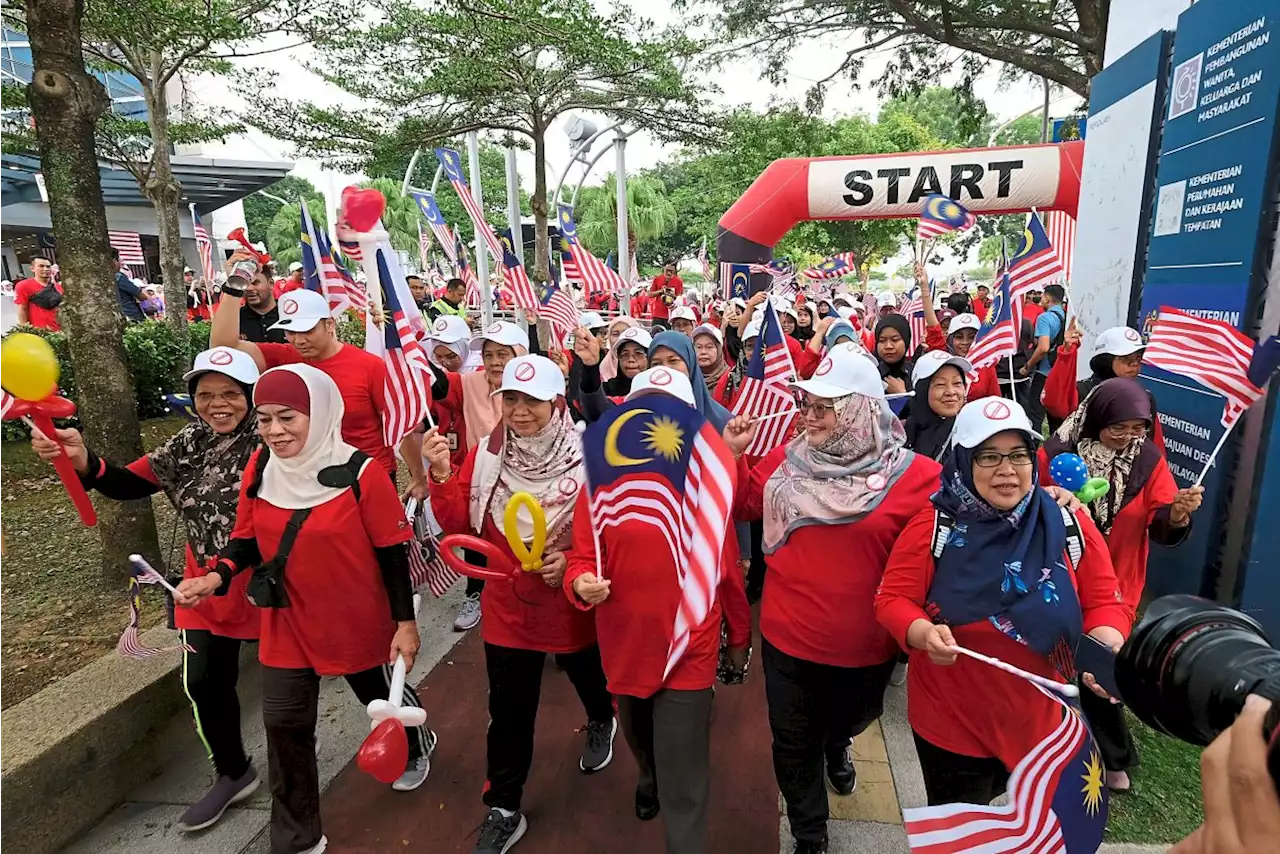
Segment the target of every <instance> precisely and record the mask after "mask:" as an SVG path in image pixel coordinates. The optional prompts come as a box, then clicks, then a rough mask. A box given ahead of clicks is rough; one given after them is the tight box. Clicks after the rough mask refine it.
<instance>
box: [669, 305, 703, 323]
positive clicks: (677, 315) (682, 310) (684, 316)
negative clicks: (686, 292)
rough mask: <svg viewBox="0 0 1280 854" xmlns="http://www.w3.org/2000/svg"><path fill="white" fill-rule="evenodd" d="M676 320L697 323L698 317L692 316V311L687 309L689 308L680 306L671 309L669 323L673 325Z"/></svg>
mask: <svg viewBox="0 0 1280 854" xmlns="http://www.w3.org/2000/svg"><path fill="white" fill-rule="evenodd" d="M677 320H687V321H689V322H690V323H697V322H698V315H696V314H694V313H693V309H691V308H689V306H687V305H682V306H680V307H679V308H673V309H672V310H671V322H672V323H674V322H675V321H677Z"/></svg>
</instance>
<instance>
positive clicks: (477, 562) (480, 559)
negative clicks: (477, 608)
mask: <svg viewBox="0 0 1280 854" xmlns="http://www.w3.org/2000/svg"><path fill="white" fill-rule="evenodd" d="M462 559H463V560H465V561H466V562H467V563H469V564H471V565H472V566H487V565H488V561H486V560H485V556H484V555H482V554H480V552H473V551H471V549H463V550H462ZM482 590H484V579H483V578H472V577H471V576H469V575H468V576H467V595H468V596H479V595H480V592H481V591H482Z"/></svg>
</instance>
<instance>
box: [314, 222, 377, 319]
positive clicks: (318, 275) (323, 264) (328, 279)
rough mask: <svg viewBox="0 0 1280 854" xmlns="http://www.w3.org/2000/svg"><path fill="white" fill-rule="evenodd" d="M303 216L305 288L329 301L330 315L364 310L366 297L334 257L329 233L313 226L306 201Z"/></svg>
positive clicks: (348, 272) (366, 302)
mask: <svg viewBox="0 0 1280 854" xmlns="http://www.w3.org/2000/svg"><path fill="white" fill-rule="evenodd" d="M299 204H300V206H301V210H302V213H301V219H302V235H301V238H300V240H301V244H302V282H303V285H304V286H305V287H306V288H307V290H311V291H315V292H316V293H318V294H321V295H323V296H324V298H325V299H327V300H328V301H329V314H330V315H331V316H333V317H337V316H339V315H340V314H342V312H344V311H346V310H347V309H348V308H356V309H359V310H360V311H365V310H367V309H368V308H369V297H368V295H367V294H365V292H364V291H363V290H362V289H361V288H360V286H359V285H358V284H356V280H355V278H354V277H353V276H352V275H351V272H350V271H349V270H348V269H347V268H346V266H345V265H343V264H340V263H338V262H337V260H335V258H334V256H333V252H332V250H331V249H330V248H329V235H327V234H325V232H324V229H322V228H316V225H315V222H314V221H313V220H312V219H311V211H310V210H309V209H308V208H307V203H306V202H305V201H304V202H300V203H299Z"/></svg>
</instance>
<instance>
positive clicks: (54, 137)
mask: <svg viewBox="0 0 1280 854" xmlns="http://www.w3.org/2000/svg"><path fill="white" fill-rule="evenodd" d="M23 10H24V13H25V23H26V24H27V26H28V27H29V30H28V34H29V37H30V42H31V55H32V62H33V65H34V72H33V74H32V78H31V84H30V85H29V86H28V87H27V96H28V103H29V106H30V109H31V115H32V117H33V118H34V120H35V126H36V137H37V145H38V151H39V154H40V168H41V170H42V171H43V173H44V179H45V184H46V186H47V188H48V191H49V216H50V218H51V220H52V222H53V230H54V233H55V234H57V235H58V236H59V238H60V241H59V246H58V262H59V266H60V267H61V270H62V283H63V287H64V288H65V289H66V302H65V303H64V304H63V306H62V308H61V311H60V312H59V318H58V319H59V321H60V322H61V324H62V328H63V329H64V330H65V331H66V333H67V341H68V344H69V346H70V349H71V358H72V361H73V363H74V365H75V366H76V368H77V370H76V378H77V380H78V384H79V399H78V401H77V403H78V404H79V410H80V419H81V421H82V422H83V424H84V430H85V435H86V437H87V439H88V442H89V444H90V445H91V446H93V447H94V448H95V449H96V450H97V451H98V452H99V453H101V454H102V456H103V457H104V458H106V459H110V460H117V461H121V460H132V459H137V458H138V457H140V456H141V455H142V450H143V449H142V439H141V433H140V431H139V427H138V414H137V409H136V408H135V403H134V389H133V380H132V379H131V378H130V376H129V370H128V368H127V367H126V366H125V355H124V345H123V343H122V341H123V339H122V335H123V322H124V321H123V319H122V318H121V316H120V311H119V308H118V304H117V302H116V291H115V285H114V277H113V275H112V271H111V255H110V245H109V244H108V242H107V214H106V209H105V207H104V206H103V201H102V181H101V177H100V175H99V172H98V158H97V154H96V152H95V150H94V127H95V125H96V124H97V122H98V119H99V118H100V117H101V115H102V114H103V113H104V112H105V111H106V110H107V109H108V107H109V105H110V100H109V99H108V97H107V92H106V89H105V88H104V87H103V86H102V84H101V83H100V82H99V81H98V80H97V79H95V78H94V77H93V76H91V75H90V74H89V73H88V71H87V70H86V69H85V61H84V54H83V52H82V51H81V49H80V44H81V30H80V27H81V21H82V18H83V15H84V5H83V2H82V0H27V2H26V3H25V4H24V6H23ZM90 366H92V369H90ZM97 527H98V539H99V541H100V542H101V544H102V557H103V560H102V565H101V566H100V567H99V579H100V581H101V583H102V584H103V585H104V586H106V587H110V588H116V589H118V585H119V583H120V580H121V578H122V576H123V575H124V574H125V572H126V570H125V567H127V566H128V565H129V564H128V555H129V553H130V552H141V553H142V554H144V555H146V556H148V557H149V558H150V559H151V560H152V561H153V563H154V562H157V561H161V554H160V547H159V544H158V543H157V542H156V523H155V518H154V516H153V515H152V512H151V503H150V502H149V501H146V500H143V501H129V502H117V501H106V502H102V503H101V504H100V506H99V509H98V526H97ZM155 565H156V566H163V562H162V561H161V562H158V563H155Z"/></svg>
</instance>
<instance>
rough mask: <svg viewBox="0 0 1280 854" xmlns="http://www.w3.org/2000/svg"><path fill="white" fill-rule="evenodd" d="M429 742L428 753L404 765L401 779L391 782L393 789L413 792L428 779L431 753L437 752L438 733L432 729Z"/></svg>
mask: <svg viewBox="0 0 1280 854" xmlns="http://www.w3.org/2000/svg"><path fill="white" fill-rule="evenodd" d="M427 742H428V744H429V745H430V747H428V749H427V753H426V755H424V756H419V757H418V758H417V759H412V758H411V759H410V760H409V763H408V764H407V765H405V766H404V773H403V774H401V775H400V779H398V780H396V781H395V782H394V783H392V784H391V788H392V789H394V790H396V791H397V792H412V791H413V790H414V789H416V788H418V787H419V786H421V785H422V784H423V783H425V782H426V781H427V775H428V774H430V773H431V754H432V753H435V752H436V734H435V732H433V731H432V730H427Z"/></svg>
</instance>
